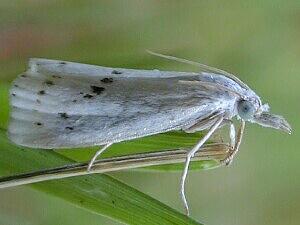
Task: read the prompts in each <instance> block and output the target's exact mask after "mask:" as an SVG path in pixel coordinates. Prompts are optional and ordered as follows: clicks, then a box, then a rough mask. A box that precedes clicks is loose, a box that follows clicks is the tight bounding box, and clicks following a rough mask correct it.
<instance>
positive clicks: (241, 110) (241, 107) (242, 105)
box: [237, 100, 255, 120]
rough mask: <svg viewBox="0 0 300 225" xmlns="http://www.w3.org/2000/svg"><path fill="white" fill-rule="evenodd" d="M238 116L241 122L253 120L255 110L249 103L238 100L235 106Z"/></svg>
mask: <svg viewBox="0 0 300 225" xmlns="http://www.w3.org/2000/svg"><path fill="white" fill-rule="evenodd" d="M237 110H238V114H239V116H240V117H241V118H242V119H243V120H249V119H251V118H253V115H254V113H255V108H254V106H253V104H252V103H251V102H248V101H245V100H240V101H239V102H238V106H237Z"/></svg>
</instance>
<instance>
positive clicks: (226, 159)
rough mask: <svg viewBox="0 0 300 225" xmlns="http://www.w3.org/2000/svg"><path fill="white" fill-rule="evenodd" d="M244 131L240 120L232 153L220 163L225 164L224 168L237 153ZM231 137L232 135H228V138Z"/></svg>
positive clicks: (243, 122) (243, 123) (243, 125)
mask: <svg viewBox="0 0 300 225" xmlns="http://www.w3.org/2000/svg"><path fill="white" fill-rule="evenodd" d="M244 130H245V121H244V120H242V122H241V126H240V127H239V130H238V133H237V136H236V141H235V144H234V148H233V150H232V152H231V153H230V154H229V155H228V156H227V157H226V158H225V159H223V160H222V161H221V162H222V163H225V165H226V166H228V165H230V164H231V163H232V160H233V158H234V156H235V155H236V154H237V153H238V151H239V148H240V145H241V142H242V138H243V134H244ZM231 135H232V134H231V133H230V136H231Z"/></svg>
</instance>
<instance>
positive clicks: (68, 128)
mask: <svg viewBox="0 0 300 225" xmlns="http://www.w3.org/2000/svg"><path fill="white" fill-rule="evenodd" d="M65 129H66V130H74V127H65Z"/></svg>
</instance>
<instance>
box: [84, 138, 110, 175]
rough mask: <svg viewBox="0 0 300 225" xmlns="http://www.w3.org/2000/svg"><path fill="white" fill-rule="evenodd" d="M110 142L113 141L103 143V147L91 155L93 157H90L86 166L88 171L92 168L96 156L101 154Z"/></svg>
mask: <svg viewBox="0 0 300 225" xmlns="http://www.w3.org/2000/svg"><path fill="white" fill-rule="evenodd" d="M112 144H113V143H108V144H106V145H104V146H103V148H101V149H99V150H98V151H97V152H96V153H95V155H94V156H93V158H92V159H91V161H90V163H89V165H88V168H87V171H88V172H90V171H91V168H92V166H93V164H94V162H95V161H96V159H97V157H98V156H99V155H101V154H102V153H103V152H104V151H105V150H106V149H107V148H108V147H109V146H111V145H112Z"/></svg>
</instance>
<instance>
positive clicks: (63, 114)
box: [58, 113, 70, 119]
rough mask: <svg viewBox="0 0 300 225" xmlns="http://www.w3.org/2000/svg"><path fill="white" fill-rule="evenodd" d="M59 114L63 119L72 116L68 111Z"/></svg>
mask: <svg viewBox="0 0 300 225" xmlns="http://www.w3.org/2000/svg"><path fill="white" fill-rule="evenodd" d="M58 115H60V117H61V118H63V119H68V118H70V117H69V115H68V114H67V113H58Z"/></svg>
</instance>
